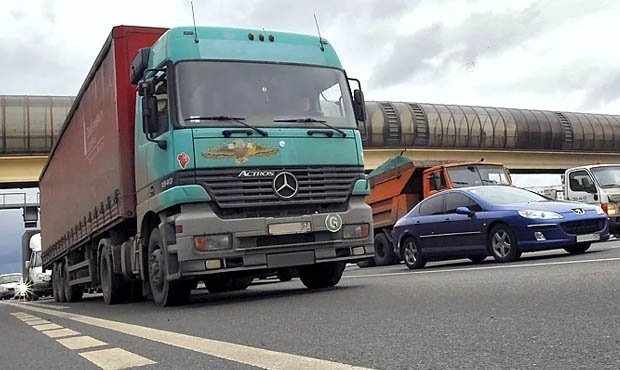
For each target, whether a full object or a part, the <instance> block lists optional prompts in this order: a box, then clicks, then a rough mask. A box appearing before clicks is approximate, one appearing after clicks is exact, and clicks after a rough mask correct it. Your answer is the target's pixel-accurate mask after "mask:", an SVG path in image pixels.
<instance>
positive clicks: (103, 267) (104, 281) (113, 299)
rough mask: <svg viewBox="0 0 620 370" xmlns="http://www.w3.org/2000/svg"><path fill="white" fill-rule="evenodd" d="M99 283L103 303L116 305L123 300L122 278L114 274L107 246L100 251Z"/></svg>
mask: <svg viewBox="0 0 620 370" xmlns="http://www.w3.org/2000/svg"><path fill="white" fill-rule="evenodd" d="M99 281H101V291H102V293H103V301H104V302H105V303H106V304H118V303H121V302H123V301H124V300H125V294H124V293H125V288H124V286H123V285H124V284H123V277H122V276H120V275H119V274H115V273H114V264H113V261H112V251H111V250H110V247H109V246H104V247H103V248H102V250H101V257H99Z"/></svg>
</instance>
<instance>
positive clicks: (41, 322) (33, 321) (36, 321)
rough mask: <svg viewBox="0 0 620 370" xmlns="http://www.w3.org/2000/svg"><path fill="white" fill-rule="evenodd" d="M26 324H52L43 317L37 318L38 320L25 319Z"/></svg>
mask: <svg viewBox="0 0 620 370" xmlns="http://www.w3.org/2000/svg"><path fill="white" fill-rule="evenodd" d="M23 321H24V322H25V323H26V324H28V325H30V326H33V325H41V324H51V323H50V322H49V321H47V320H43V319H36V320H23Z"/></svg>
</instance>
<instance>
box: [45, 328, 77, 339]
mask: <svg viewBox="0 0 620 370" xmlns="http://www.w3.org/2000/svg"><path fill="white" fill-rule="evenodd" d="M43 334H45V335H47V336H48V337H50V338H63V337H71V336H73V335H78V334H80V333H78V332H77V331H75V330H71V329H66V328H65V329H56V330H47V331H44V332H43Z"/></svg>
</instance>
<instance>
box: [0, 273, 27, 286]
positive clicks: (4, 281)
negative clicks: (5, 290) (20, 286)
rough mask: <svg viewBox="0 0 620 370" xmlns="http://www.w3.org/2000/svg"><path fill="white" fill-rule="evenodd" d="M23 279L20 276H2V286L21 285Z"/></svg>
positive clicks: (0, 277)
mask: <svg viewBox="0 0 620 370" xmlns="http://www.w3.org/2000/svg"><path fill="white" fill-rule="evenodd" d="M21 278H22V276H21V275H19V274H14V275H3V276H0V284H9V283H19V280H20V279H21Z"/></svg>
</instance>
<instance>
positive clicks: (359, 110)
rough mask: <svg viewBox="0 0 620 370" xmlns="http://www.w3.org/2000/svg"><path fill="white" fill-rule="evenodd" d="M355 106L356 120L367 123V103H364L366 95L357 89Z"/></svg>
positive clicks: (354, 96)
mask: <svg viewBox="0 0 620 370" xmlns="http://www.w3.org/2000/svg"><path fill="white" fill-rule="evenodd" d="M353 104H354V106H353V108H354V110H355V118H356V119H357V120H358V121H362V122H364V123H366V103H365V101H364V93H363V92H362V90H359V89H357V90H355V91H354V92H353Z"/></svg>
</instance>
